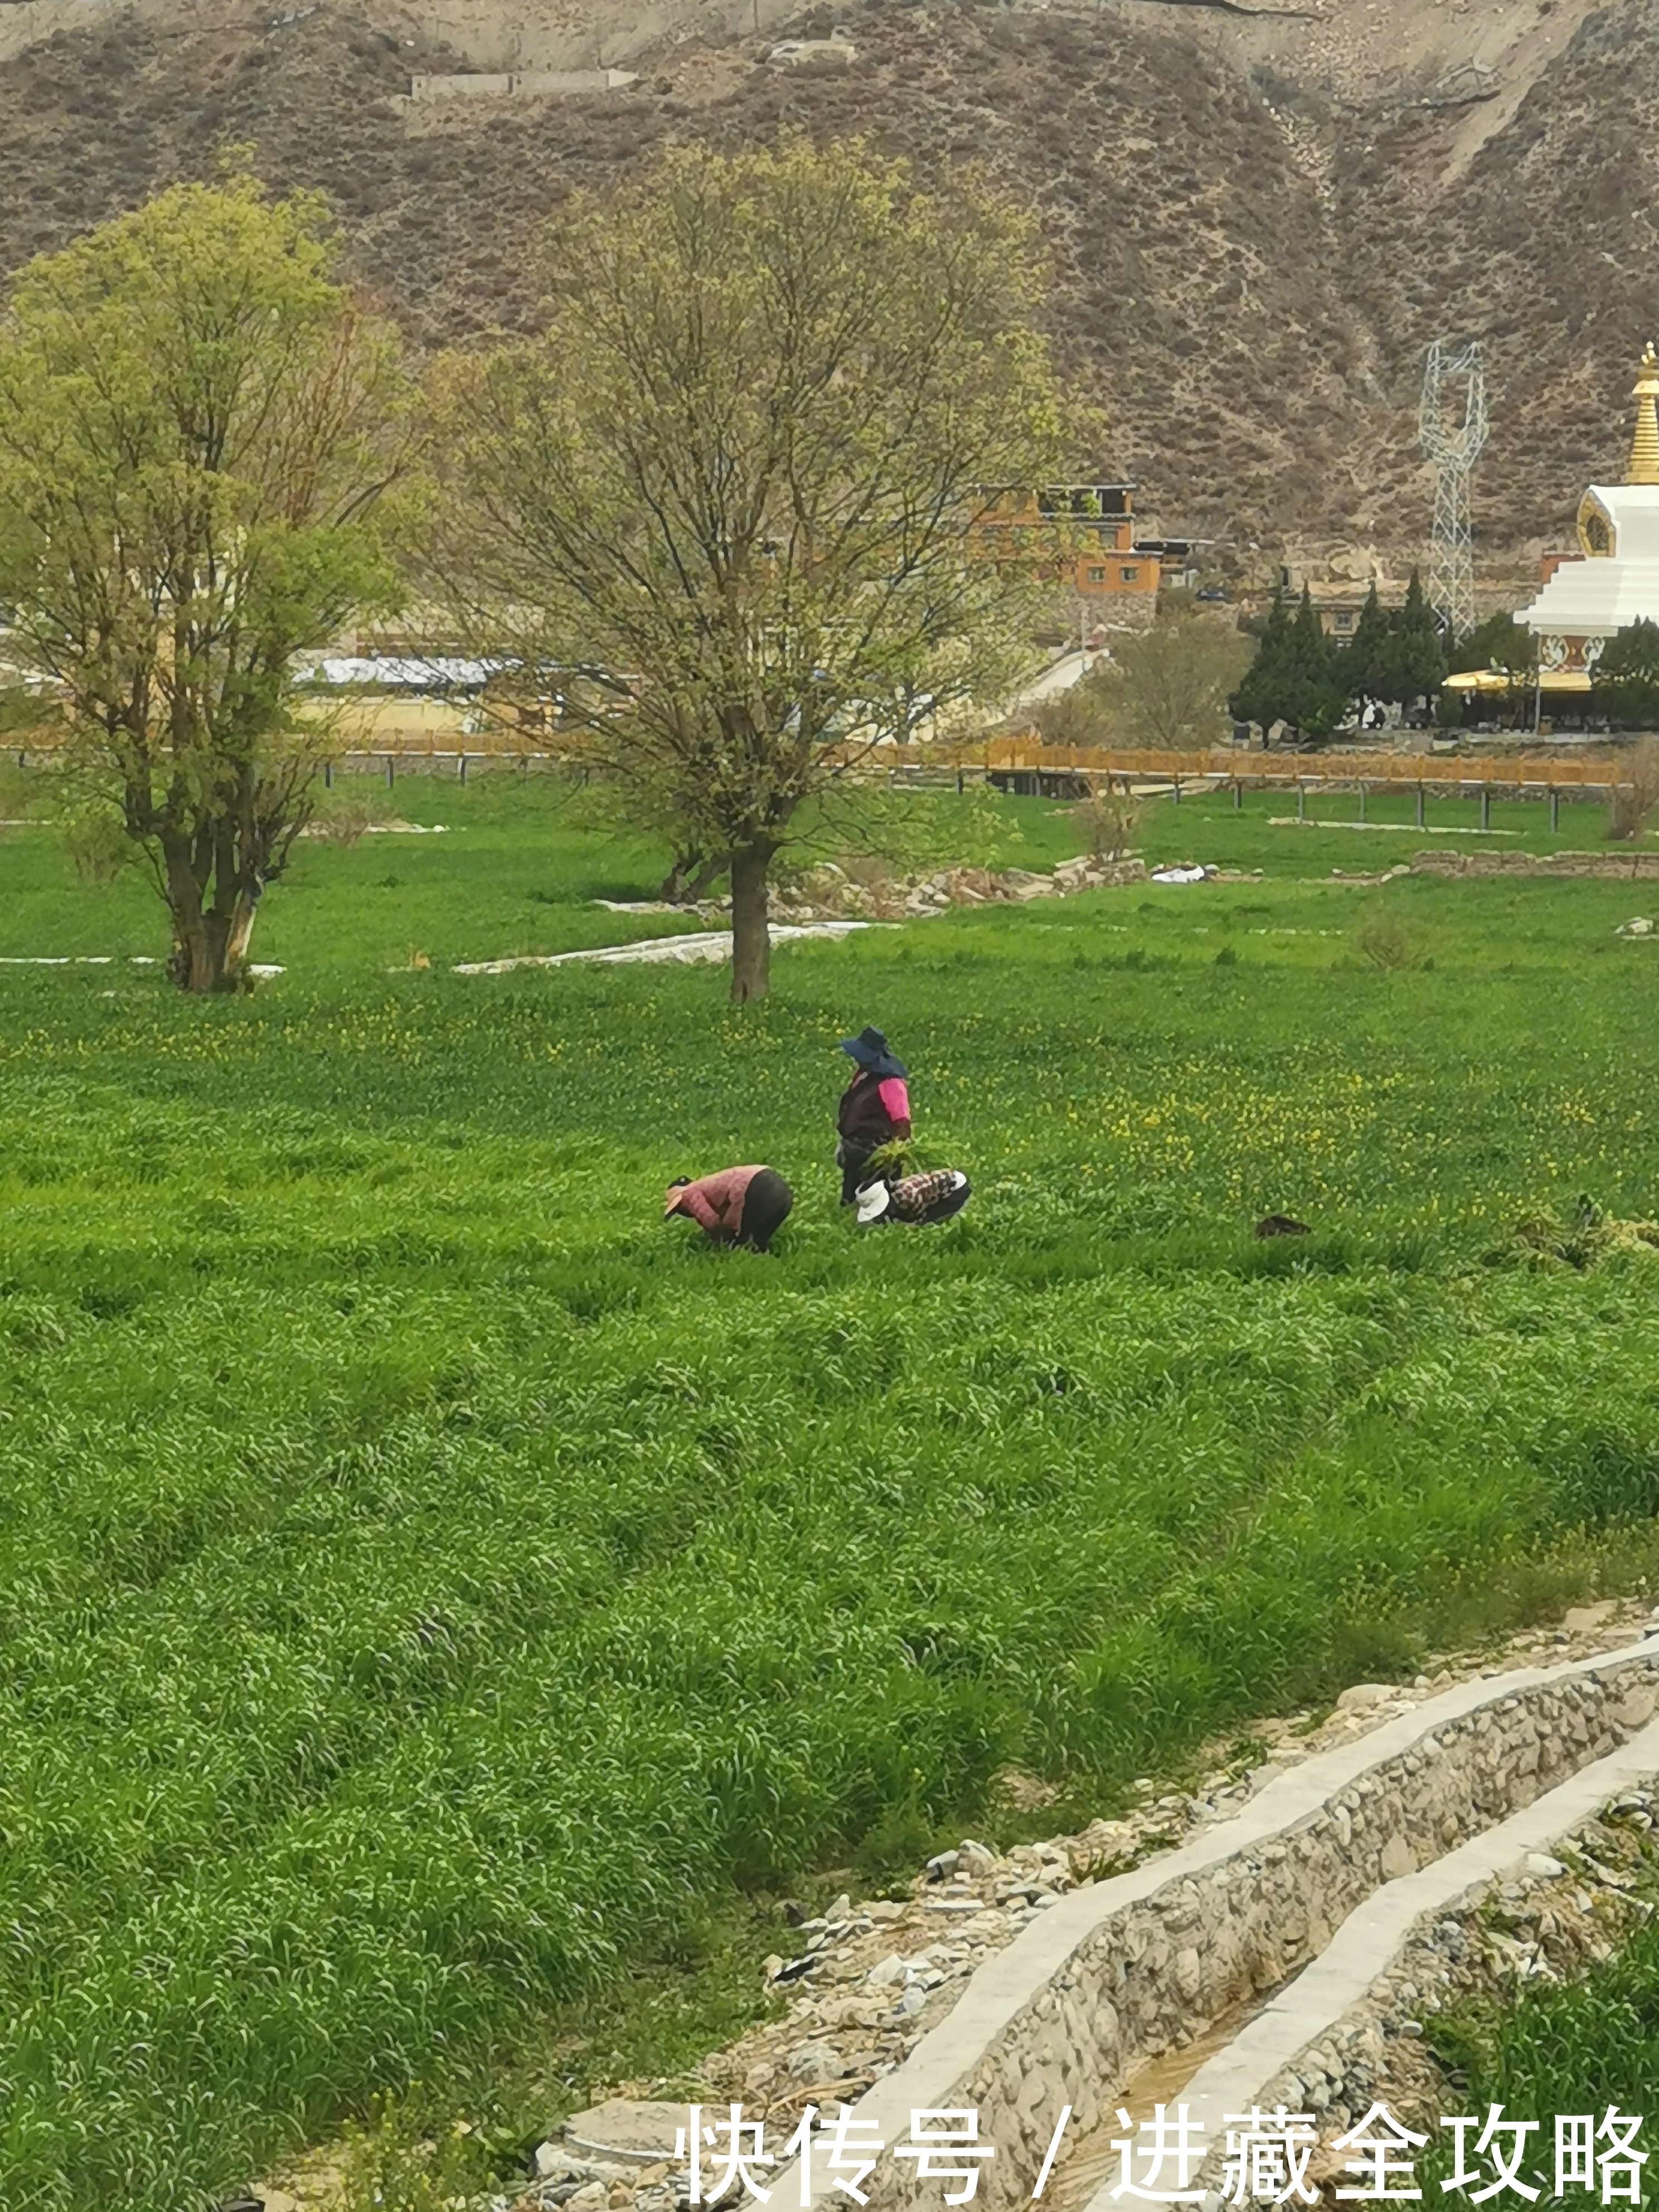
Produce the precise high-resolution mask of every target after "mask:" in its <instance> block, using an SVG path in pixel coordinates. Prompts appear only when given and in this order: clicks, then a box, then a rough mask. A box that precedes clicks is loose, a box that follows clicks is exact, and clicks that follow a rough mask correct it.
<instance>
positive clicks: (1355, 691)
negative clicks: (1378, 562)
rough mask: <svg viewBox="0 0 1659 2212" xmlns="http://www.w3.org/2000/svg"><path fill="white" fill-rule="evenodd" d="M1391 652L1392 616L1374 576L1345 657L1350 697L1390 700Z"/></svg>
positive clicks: (1344, 673) (1344, 671) (1345, 674)
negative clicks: (1377, 593)
mask: <svg viewBox="0 0 1659 2212" xmlns="http://www.w3.org/2000/svg"><path fill="white" fill-rule="evenodd" d="M1342 670H1343V676H1344V679H1345V681H1346V684H1347V687H1348V696H1350V698H1352V699H1361V700H1366V701H1370V700H1373V699H1386V698H1387V697H1388V696H1389V690H1388V686H1389V617H1388V616H1387V614H1386V613H1385V612H1384V611H1383V602H1382V600H1381V599H1378V598H1377V596H1376V577H1375V576H1373V577H1372V579H1371V587H1370V591H1368V592H1366V594H1365V604H1364V606H1363V607H1362V608H1361V609H1360V611H1359V620H1358V622H1357V623H1355V625H1354V633H1353V635H1352V638H1351V639H1350V640H1349V641H1348V649H1347V651H1346V653H1345V654H1344V656H1343V661H1342Z"/></svg>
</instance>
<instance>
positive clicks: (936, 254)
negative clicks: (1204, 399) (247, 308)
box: [427, 139, 1063, 1000]
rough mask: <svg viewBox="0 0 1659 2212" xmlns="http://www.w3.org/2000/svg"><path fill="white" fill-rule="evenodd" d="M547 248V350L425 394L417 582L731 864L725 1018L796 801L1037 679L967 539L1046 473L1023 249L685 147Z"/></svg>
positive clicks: (903, 192) (1033, 300)
mask: <svg viewBox="0 0 1659 2212" xmlns="http://www.w3.org/2000/svg"><path fill="white" fill-rule="evenodd" d="M550 252H551V255H552V259H553V270H552V280H553V282H552V304H551V312H550V320H549V322H548V325H547V326H546V328H545V329H544V330H543V331H541V332H540V333H539V334H538V335H537V336H534V337H529V338H526V339H523V340H520V341H516V342H513V343H506V344H502V345H499V346H497V347H495V348H494V349H490V350H489V351H487V352H482V353H479V352H474V353H469V354H465V355H461V356H456V357H453V358H451V359H450V360H449V361H448V362H446V363H445V364H444V365H443V366H442V368H441V372H440V374H439V375H438V377H437V379H436V380H435V416H436V421H437V423H438V425H439V430H440V435H439V436H438V438H437V440H436V441H435V443H436V446H437V447H438V449H439V450H440V451H441V453H442V455H443V466H444V469H445V471H446V488H447V499H446V501H444V503H443V507H442V509H441V519H440V522H439V526H438V527H437V529H436V531H435V533H434V534H433V535H432V536H431V538H429V539H428V549H427V550H428V556H429V558H430V561H431V564H432V568H433V572H434V587H435V591H436V592H437V593H438V595H439V596H440V597H441V599H444V600H445V602H446V603H447V605H449V606H450V608H451V609H452V610H453V617H454V620H455V622H456V623H457V625H458V626H459V628H460V629H462V631H463V632H464V634H465V635H468V636H469V637H470V638H471V639H472V640H473V641H474V642H475V644H476V645H477V647H479V648H480V649H483V650H485V651H488V652H489V653H495V654H499V655H501V656H503V657H505V658H507V659H509V660H510V661H512V662H513V664H515V665H517V666H519V667H520V668H522V669H523V670H525V671H526V680H533V678H531V677H530V675H529V673H528V672H529V671H537V670H541V669H545V668H546V667H547V666H548V665H550V664H551V665H556V666H559V667H561V668H562V669H565V670H574V671H580V677H576V676H573V677H572V678H570V680H568V681H563V680H562V681H561V684H560V690H561V694H562V700H563V702H564V708H563V711H564V717H565V727H566V729H567V730H568V732H569V733H570V738H571V742H572V744H573V748H575V749H578V750H580V752H581V754H582V756H583V757H584V758H586V760H587V761H588V762H590V763H592V765H593V766H594V767H595V768H596V769H598V770H599V772H600V773H601V774H602V775H605V776H606V777H607V778H608V779H610V780H611V782H612V783H613V784H614V786H615V787H617V790H618V791H619V792H620V793H622V794H623V798H624V799H625V800H626V802H627V803H628V804H629V806H630V808H631V809H632V810H633V811H634V812H635V816H636V818H638V819H640V820H641V821H648V822H652V823H658V824H669V823H671V824H672V825H673V827H672V830H671V835H672V836H673V840H674V843H675V846H676V849H677V850H678V851H680V852H682V853H688V852H701V853H703V854H720V855H721V856H723V857H724V859H725V860H726V862H727V864H728V865H729V868H730V872H731V881H732V939H733V943H732V997H733V999H734V1000H747V999H755V998H759V997H761V996H763V994H764V993H765V991H766V989H767V987H768V983H769V934H768V928H767V903H768V881H769V872H770V870H771V867H772V864H773V860H774V859H775V855H776V854H778V852H779V851H780V849H781V848H782V847H783V846H784V845H785V844H786V843H787V842H789V841H791V840H792V838H793V837H795V836H798V835H799V826H798V825H799V822H800V821H802V820H805V819H809V818H810V817H811V812H812V811H813V810H812V809H810V808H809V809H807V810H806V813H805V815H803V813H802V809H803V806H804V805H805V802H806V801H807V800H809V799H814V798H821V797H822V795H823V793H825V792H826V791H827V790H829V789H830V788H832V787H835V786H836V784H837V783H838V781H840V780H842V779H843V778H847V777H849V776H852V777H856V775H857V774H858V772H859V768H860V763H867V761H868V759H869V757H870V753H871V750H872V747H873V746H874V745H876V744H878V743H879V742H880V741H882V740H883V739H886V738H906V737H909V736H911V735H913V734H915V732H917V731H918V730H920V729H921V728H922V727H923V726H926V725H927V723H928V722H929V721H930V720H933V718H935V717H937V716H939V714H943V713H945V712H947V711H948V710H949V709H951V708H952V707H955V706H958V705H960V704H961V703H962V702H967V701H976V700H985V701H989V700H992V699H994V698H996V697H998V696H1006V693H1007V692H1008V691H1009V690H1012V688H1013V687H1014V685H1015V684H1016V682H1017V681H1018V676H1019V675H1020V674H1021V673H1022V672H1023V671H1024V669H1025V668H1026V667H1027V666H1029V665H1030V653H1029V645H1028V640H1029V637H1030V630H1031V628H1032V627H1033V624H1034V622H1035V619H1036V611H1037V609H1038V608H1039V606H1040V605H1042V602H1043V599H1044V597H1045V595H1046V591H1047V588H1048V587H1047V586H1044V585H1043V583H1042V581H1041V580H1040V579H1039V578H1038V577H1037V576H1036V574H1034V567H1035V565H1036V564H1034V562H1033V561H1032V559H1031V557H1030V548H1029V546H1025V545H1022V544H1017V543H1014V542H1012V538H1011V541H1010V542H1009V543H1008V544H1007V545H1006V549H1005V550H1001V551H1000V552H999V551H997V550H994V545H993V543H992V540H991V533H990V532H988V531H986V532H980V533H977V535H978V536H979V538H981V541H982V542H981V543H980V544H979V545H978V546H977V548H976V547H975V544H974V542H973V540H974V538H975V534H976V533H975V532H973V529H972V526H973V524H974V523H975V520H976V519H977V518H979V517H980V516H981V515H982V513H984V510H985V506H986V501H987V497H989V496H991V495H993V494H994V489H995V488H997V487H1000V486H1006V485H1041V484H1044V483H1054V482H1055V481H1056V480H1057V479H1058V477H1059V476H1060V470H1061V456H1062V453H1063V444H1062V439H1061V435H1060V433H1061V410H1060V397H1059V392H1058V390H1057V386H1056V383H1055V379H1054V372H1053V370H1052V368H1051V367H1050V363H1049V359H1048V349H1047V346H1046V344H1045V343H1044V341H1043V340H1042V338H1041V337H1039V336H1038V335H1037V332H1038V330H1039V328H1040V325H1041V324H1042V316H1043V264H1042V255H1041V253H1040V252H1039V251H1038V248H1037V239H1036V231H1035V228H1034V227H1033V224H1032V222H1030V219H1029V217H1028V216H1025V215H1024V213H1022V212H1021V211H1019V210H1015V209H1014V208H1013V207H1012V206H1011V205H1010V204H1006V203H1005V202H1003V201H1001V200H1000V199H997V198H995V197H991V196H990V195H989V194H988V193H987V192H984V191H981V190H979V189H978V188H976V187H971V186H966V185H964V186H963V188H962V189H961V190H959V191H952V193H951V195H950V196H949V197H945V196H939V197H935V196H933V195H930V194H927V193H924V192H921V191H918V190H917V189H916V187H915V184H914V182H913V181H912V179H911V177H910V175H909V173H908V170H907V169H906V168H905V167H903V166H902V164H897V163H888V162H883V161H876V160H874V159H873V158H872V157H871V156H869V155H867V154H866V152H864V151H863V150H862V149H860V148H857V147H847V146H842V147H838V148H830V149H827V150H823V151H819V150H817V149H814V148H812V147H811V146H810V145H808V144H807V143H805V141H804V140H801V139H792V140H787V141H785V142H784V143H782V144H781V145H778V146H775V147H771V148H767V149H757V150H751V151H746V152H742V153H737V154H732V155H724V154H720V153H717V152H715V151H714V150H712V149H708V148H706V147H694V146H688V147H683V148H679V149H676V150H675V151H673V152H672V153H671V154H669V155H666V156H665V158H664V160H663V161H662V162H661V163H660V164H659V166H658V167H656V168H654V169H653V171H652V173H650V174H649V175H647V176H646V177H643V178H641V179H639V180H638V181H635V182H629V183H628V184H625V185H623V186H622V187H621V188H620V189H619V190H618V191H617V192H615V193H614V194H613V195H612V196H611V197H609V198H607V199H605V200H599V199H590V200H584V201H580V202H578V203H577V204H575V206H574V207H573V208H571V209H569V210H567V211H566V212H564V213H562V215H561V218H560V221H559V224H558V226H557V230H556V234H555V235H554V237H553V238H552V240H550Z"/></svg>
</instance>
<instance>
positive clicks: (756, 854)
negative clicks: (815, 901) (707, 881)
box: [732, 844, 775, 1006]
mask: <svg viewBox="0 0 1659 2212" xmlns="http://www.w3.org/2000/svg"><path fill="white" fill-rule="evenodd" d="M774 851H775V847H773V846H771V845H765V844H761V845H745V846H744V847H742V848H740V849H739V850H738V851H737V852H735V853H733V854H732V1005H733V1006H744V1005H746V1004H747V1003H748V1001H749V1000H750V999H763V998H764V997H765V996H766V994H767V992H768V990H769V988H770V987H771V969H772V939H771V933H770V932H769V930H768V928H767V926H766V872H767V870H768V869H769V867H770V866H771V865H772V854H773V852H774Z"/></svg>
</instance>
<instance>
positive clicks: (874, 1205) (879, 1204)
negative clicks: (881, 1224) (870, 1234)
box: [858, 1182, 890, 1226]
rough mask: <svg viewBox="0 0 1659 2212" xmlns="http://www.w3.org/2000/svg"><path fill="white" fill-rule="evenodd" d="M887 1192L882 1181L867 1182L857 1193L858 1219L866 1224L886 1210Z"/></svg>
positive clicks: (879, 1217) (877, 1219)
mask: <svg viewBox="0 0 1659 2212" xmlns="http://www.w3.org/2000/svg"><path fill="white" fill-rule="evenodd" d="M889 1195H890V1194H889V1192H888V1188H887V1186H886V1184H885V1183H884V1182H867V1183H866V1184H865V1186H864V1188H863V1189H862V1190H861V1191H860V1193H859V1194H858V1201H859V1219H860V1222H862V1223H864V1224H865V1225H866V1226H867V1225H868V1224H869V1223H871V1222H872V1221H879V1220H880V1219H881V1217H882V1215H883V1214H884V1213H885V1212H886V1211H887V1202H888V1198H889Z"/></svg>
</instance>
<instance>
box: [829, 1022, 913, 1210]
mask: <svg viewBox="0 0 1659 2212" xmlns="http://www.w3.org/2000/svg"><path fill="white" fill-rule="evenodd" d="M841 1048H842V1051H843V1052H844V1053H845V1054H847V1056H848V1059H849V1060H851V1061H852V1062H853V1079H852V1081H851V1082H850V1083H849V1084H848V1086H847V1088H846V1090H845V1091H842V1094H841V1105H840V1108H839V1109H838V1110H837V1112H836V1129H837V1131H838V1132H839V1133H840V1141H839V1142H838V1143H837V1145H836V1166H837V1167H838V1168H839V1169H840V1170H841V1202H842V1205H843V1206H852V1205H854V1204H855V1203H856V1201H857V1199H858V1194H859V1189H860V1185H861V1184H862V1183H864V1182H866V1181H867V1177H866V1175H865V1169H866V1166H867V1165H868V1164H869V1162H870V1160H871V1159H872V1157H873V1156H874V1155H875V1154H876V1153H877V1152H879V1151H880V1150H881V1148H882V1146H884V1145H890V1144H893V1143H900V1144H902V1143H905V1142H907V1141H908V1138H909V1135H910V1093H909V1091H908V1087H907V1086H906V1084H905V1080H904V1078H905V1066H904V1062H903V1061H902V1060H900V1059H898V1058H897V1057H896V1055H895V1054H893V1053H892V1052H891V1051H890V1049H889V1047H888V1043H887V1040H886V1038H885V1037H884V1036H883V1035H882V1033H881V1031H880V1030H874V1029H865V1030H860V1032H859V1034H858V1035H857V1036H855V1037H843V1038H842V1041H841Z"/></svg>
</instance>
